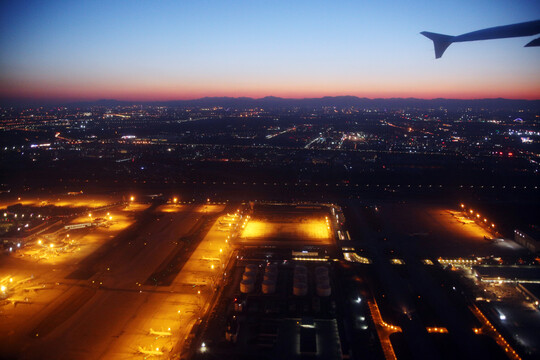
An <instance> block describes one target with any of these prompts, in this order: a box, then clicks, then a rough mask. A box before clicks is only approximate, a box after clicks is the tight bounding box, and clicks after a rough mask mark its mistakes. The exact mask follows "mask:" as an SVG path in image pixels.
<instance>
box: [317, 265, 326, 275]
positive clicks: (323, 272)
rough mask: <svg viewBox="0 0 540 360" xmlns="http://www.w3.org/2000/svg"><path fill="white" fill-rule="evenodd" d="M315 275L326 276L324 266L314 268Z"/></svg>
mask: <svg viewBox="0 0 540 360" xmlns="http://www.w3.org/2000/svg"><path fill="white" fill-rule="evenodd" d="M315 275H328V268H327V267H325V266H317V267H316V268H315Z"/></svg>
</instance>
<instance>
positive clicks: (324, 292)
mask: <svg viewBox="0 0 540 360" xmlns="http://www.w3.org/2000/svg"><path fill="white" fill-rule="evenodd" d="M331 293H332V289H331V288H330V285H324V284H317V295H319V296H330V294H331Z"/></svg>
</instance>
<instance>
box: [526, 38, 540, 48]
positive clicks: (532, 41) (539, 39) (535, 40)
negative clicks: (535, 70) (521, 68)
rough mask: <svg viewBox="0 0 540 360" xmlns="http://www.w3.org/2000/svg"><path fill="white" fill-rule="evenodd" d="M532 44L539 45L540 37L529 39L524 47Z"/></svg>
mask: <svg viewBox="0 0 540 360" xmlns="http://www.w3.org/2000/svg"><path fill="white" fill-rule="evenodd" d="M532 46H540V38H536V39H534V40H531V41H530V42H529V43H527V45H525V47H532Z"/></svg>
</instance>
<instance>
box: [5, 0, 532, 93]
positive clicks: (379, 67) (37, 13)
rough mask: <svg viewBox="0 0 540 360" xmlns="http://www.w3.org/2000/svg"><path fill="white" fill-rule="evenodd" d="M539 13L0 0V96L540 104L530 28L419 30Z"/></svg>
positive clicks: (392, 1)
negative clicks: (507, 35) (485, 32)
mask: <svg viewBox="0 0 540 360" xmlns="http://www.w3.org/2000/svg"><path fill="white" fill-rule="evenodd" d="M537 19H540V2H539V1H538V0H523V1H522V0H514V1H510V0H508V1H501V0H474V1H470V0H467V1H465V0H454V1H437V0H429V1H428V0H410V1H397V0H379V1H360V0H356V1H341V0H338V1H317V0H309V1H307V0H306V1H303V0H302V1H294V0H288V1H281V0H266V1H258V0H246V1H227V0H222V1H205V0H176V1H160V0H153V1H136V0H131V1H129V0H125V1H115V0H108V1H99V0H93V1H54V0H49V1H24V0H22V1H21V0H14V1H11V0H4V1H2V2H0V49H1V51H0V96H1V97H2V98H3V99H42V100H62V101H64V100H68V101H71V100H95V99H103V98H109V99H110V98H114V99H119V100H172V99H193V98H199V97H203V96H250V97H263V96H268V95H273V96H281V97H295V98H303V97H319V96H327V95H328V96H334V95H356V96H361V97H369V98H376V97H418V98H435V97H447V98H464V99H465V98H492V97H505V98H514V99H517V98H521V99H540V48H538V47H537V48H524V47H523V46H524V45H525V44H526V43H527V42H529V41H530V40H532V39H534V38H535V37H523V38H513V39H503V40H490V41H481V42H469V43H459V44H453V45H451V46H450V47H449V48H448V50H447V51H446V53H445V54H444V56H443V57H442V58H441V59H437V60H435V58H434V52H433V45H432V42H431V41H430V40H428V39H427V38H425V37H423V36H422V35H420V34H419V33H420V32H421V31H424V30H426V31H432V32H438V33H443V34H449V35H459V34H462V33H465V32H470V31H473V30H478V29H482V28H486V27H492V26H499V25H507V24H512V23H518V22H524V21H531V20H537Z"/></svg>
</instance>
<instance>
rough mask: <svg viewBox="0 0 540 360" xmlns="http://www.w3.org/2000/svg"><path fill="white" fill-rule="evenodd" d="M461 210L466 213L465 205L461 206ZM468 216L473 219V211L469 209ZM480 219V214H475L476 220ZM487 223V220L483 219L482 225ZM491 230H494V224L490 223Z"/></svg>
mask: <svg viewBox="0 0 540 360" xmlns="http://www.w3.org/2000/svg"><path fill="white" fill-rule="evenodd" d="M461 208H462V209H463V211H465V212H466V209H465V204H461ZM469 214H470V216H472V217H474V215H475V212H474V210H473V209H469ZM480 217H481V216H480V213H478V212H477V213H476V218H477V219H480ZM487 222H488V220H487V219H486V218H484V223H486V224H487ZM491 228H492V229H494V228H495V224H493V223H491Z"/></svg>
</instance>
